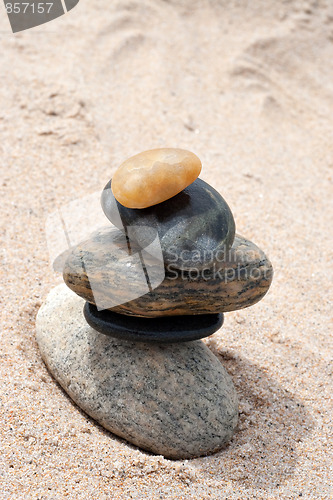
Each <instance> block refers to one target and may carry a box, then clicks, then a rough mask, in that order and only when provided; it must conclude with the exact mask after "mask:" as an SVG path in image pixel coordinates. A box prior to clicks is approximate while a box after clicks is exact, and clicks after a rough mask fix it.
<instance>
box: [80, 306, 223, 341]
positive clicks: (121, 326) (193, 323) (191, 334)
mask: <svg viewBox="0 0 333 500" xmlns="http://www.w3.org/2000/svg"><path fill="white" fill-rule="evenodd" d="M83 312H84V317H85V318H86V321H87V323H88V324H89V325H90V326H91V327H92V328H94V329H95V330H97V331H98V332H100V333H104V335H109V336H110V337H115V338H118V339H123V340H130V341H135V342H159V343H171V342H187V341H190V340H198V339H201V338H204V337H208V336H209V335H212V334H213V333H215V332H216V331H217V330H218V329H219V328H221V326H222V324H223V314H201V315H197V316H166V317H159V318H137V317H132V316H125V315H122V314H118V313H115V312H112V311H109V310H104V311H98V310H97V307H96V306H95V305H93V304H89V302H86V304H85V306H84V308H83Z"/></svg>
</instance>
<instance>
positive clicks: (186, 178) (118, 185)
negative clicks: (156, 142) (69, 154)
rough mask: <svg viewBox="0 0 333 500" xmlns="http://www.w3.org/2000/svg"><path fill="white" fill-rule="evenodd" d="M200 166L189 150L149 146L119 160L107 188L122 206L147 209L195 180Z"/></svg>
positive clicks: (170, 196) (197, 159)
mask: <svg viewBox="0 0 333 500" xmlns="http://www.w3.org/2000/svg"><path fill="white" fill-rule="evenodd" d="M201 168H202V165H201V161H200V160H199V158H198V157H197V156H196V155H195V154H194V153H191V152H190V151H186V150H184V149H173V148H161V149H151V150H149V151H144V152H143V153H139V154H137V155H135V156H132V157H131V158H129V159H128V160H126V161H125V162H124V163H122V165H120V167H119V168H118V170H117V171H116V173H115V174H114V176H113V178H112V184H111V189H112V192H113V194H114V197H115V198H116V200H117V201H118V202H119V203H120V204H121V205H123V206H124V207H127V208H147V207H151V206H153V205H157V204H158V203H162V202H163V201H166V200H168V199H169V198H172V197H173V196H175V195H176V194H178V193H180V192H181V191H182V190H183V189H185V188H186V187H187V186H189V185H190V184H192V182H194V181H195V179H196V178H197V177H198V176H199V174H200V172H201Z"/></svg>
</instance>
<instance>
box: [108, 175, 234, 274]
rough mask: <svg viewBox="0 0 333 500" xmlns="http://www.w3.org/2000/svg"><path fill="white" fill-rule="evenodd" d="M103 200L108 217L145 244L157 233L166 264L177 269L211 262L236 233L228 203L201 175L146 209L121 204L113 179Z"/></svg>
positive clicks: (228, 246) (200, 266)
mask: <svg viewBox="0 0 333 500" xmlns="http://www.w3.org/2000/svg"><path fill="white" fill-rule="evenodd" d="M101 204H102V208H103V210H104V213H105V215H106V216H107V217H108V218H109V220H110V221H111V222H112V223H113V224H114V225H115V226H116V227H118V228H119V229H121V230H123V229H126V231H127V233H128V235H129V236H130V238H131V239H133V240H135V241H137V242H138V243H140V244H141V245H142V247H145V246H147V245H148V244H149V243H150V242H151V241H152V240H153V239H154V238H155V237H156V234H158V237H159V240H160V243H161V247H162V252H163V258H164V262H165V264H166V265H168V264H173V265H174V266H175V267H177V268H178V269H184V270H186V269H191V268H192V267H194V266H195V267H196V268H200V269H202V268H204V267H206V266H207V265H210V264H211V263H212V259H211V255H212V254H214V253H218V254H221V252H227V251H228V249H229V248H230V247H231V245H232V242H233V240H234V237H235V222H234V218H233V215H232V213H231V210H230V208H229V206H228V205H227V203H226V201H225V200H224V199H223V198H222V196H221V195H220V194H219V193H218V192H217V191H216V190H215V189H214V188H213V187H212V186H210V185H209V184H207V182H204V181H203V180H201V179H196V180H195V181H194V182H193V183H192V184H190V185H189V186H188V187H187V188H185V189H184V190H183V191H181V192H180V193H179V194H177V195H176V196H173V197H172V198H170V199H169V200H166V201H164V202H163V203H158V204H157V205H154V206H152V207H148V208H143V209H132V208H126V207H124V206H123V205H121V204H120V203H119V202H118V201H117V200H116V199H115V197H114V195H113V193H112V190H111V181H110V182H109V183H108V184H107V185H106V186H105V188H104V190H103V192H102V197H101ZM207 256H208V259H207Z"/></svg>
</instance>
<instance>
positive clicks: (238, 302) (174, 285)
mask: <svg viewBox="0 0 333 500" xmlns="http://www.w3.org/2000/svg"><path fill="white" fill-rule="evenodd" d="M139 250H140V247H139V246H138V247H136V246H135V245H133V246H132V255H128V254H127V242H126V238H125V236H124V235H122V234H121V233H120V232H119V231H118V230H117V229H115V228H108V227H106V228H104V229H102V230H100V231H98V232H96V233H94V234H93V235H92V237H91V238H90V239H89V240H87V241H85V242H83V243H82V244H80V245H78V246H77V247H75V248H74V249H73V250H72V253H71V254H70V255H69V257H68V258H67V261H66V264H65V268H64V274H63V276H64V281H65V283H66V285H67V286H68V287H69V288H71V289H72V290H73V291H74V292H75V293H77V294H78V295H79V296H80V297H82V298H84V299H85V300H87V301H88V302H90V303H92V304H96V302H97V305H104V306H106V307H104V308H105V309H111V310H112V311H114V312H117V313H120V314H126V315H133V316H141V317H147V318H149V317H150V318H152V317H157V316H174V315H190V314H210V313H220V312H228V311H234V310H237V309H242V308H244V307H249V306H251V305H253V304H255V303H256V302H258V301H259V300H260V299H261V298H262V297H263V296H264V295H265V294H266V292H267V291H268V289H269V287H270V284H271V281H272V278H273V269H272V265H271V263H270V261H269V260H268V258H267V257H266V255H265V254H264V252H263V251H262V250H260V249H259V248H258V247H257V246H256V245H254V244H253V243H252V242H251V241H249V240H247V239H245V238H242V237H241V236H236V237H235V240H234V244H233V246H232V248H231V249H230V250H229V252H228V254H227V256H225V257H223V258H222V259H221V261H220V262H216V263H215V265H214V266H213V267H207V268H204V269H200V270H198V269H197V268H193V269H192V270H189V271H183V270H179V269H176V268H175V267H174V266H171V265H170V266H167V268H166V269H165V271H164V272H165V277H164V278H163V276H162V278H161V280H160V284H158V286H156V287H155V288H154V289H153V290H151V291H149V290H148V286H147V283H145V285H146V291H143V278H142V262H141V260H139V259H137V260H136V261H134V260H133V255H136V254H137V253H138V251H139ZM122 254H123V255H126V258H125V259H121V258H119V255H122ZM225 259H226V260H225ZM144 264H145V266H146V269H148V270H149V273H150V277H151V282H153V279H154V277H155V276H157V275H158V274H159V271H160V267H161V263H160V262H158V261H157V260H156V259H155V258H154V257H153V256H151V255H150V254H149V253H145V258H144ZM129 283H130V290H131V293H132V294H133V297H136V298H134V300H130V301H127V302H125V300H126V299H127V297H128V293H129V292H128V288H129V285H128V284H129ZM147 292H148V293H147ZM96 299H98V300H96ZM113 304H114V306H113ZM102 308H103V307H100V309H102Z"/></svg>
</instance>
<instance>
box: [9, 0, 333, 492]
mask: <svg viewBox="0 0 333 500" xmlns="http://www.w3.org/2000/svg"><path fill="white" fill-rule="evenodd" d="M0 13H1V16H0V37H1V51H0V68H1V92H0V136H1V142H0V161H1V182H0V186H1V241H2V244H1V253H0V264H1V285H2V286H1V290H2V293H1V344H0V356H1V363H0V377H1V381H2V384H1V400H0V405H1V412H0V415H1V417H0V418H1V437H0V462H1V465H0V475H1V480H0V495H1V498H3V499H21V498H22V499H23V498H29V499H30V498H31V499H37V498H39V499H42V498H43V499H58V498H59V499H62V498H73V499H74V498H75V499H76V498H78V499H129V498H133V499H154V500H155V499H159V498H166V499H197V498H199V499H226V498H228V499H252V498H256V499H278V498H283V499H295V498H298V497H303V498H306V499H312V498H314V499H328V498H333V492H332V488H331V479H330V476H329V468H330V464H331V463H332V440H330V437H331V434H332V417H331V416H332V398H331V394H332V291H331V289H332V257H333V256H332V247H333V245H332V243H333V241H332V230H331V224H332V216H333V209H332V194H333V186H332V180H333V173H332V165H333V148H332V144H333V126H332V115H333V113H332V112H333V4H332V2H330V1H329V0H327V1H324V0H318V1H302V2H300V1H293V0H289V1H281V2H276V1H274V0H253V1H252V2H245V1H236V0H229V1H228V2H227V1H226V0H224V1H222V0H221V1H218V0H215V1H214V0H210V1H209V0H206V1H205V0H201V1H199V0H196V1H194V0H179V1H176V0H173V1H163V0H141V1H138V0H132V1H122V2H120V1H119V2H109V1H106V0H99V2H83V1H82V2H80V4H79V5H78V6H77V7H76V8H75V9H73V10H72V11H71V12H70V13H68V14H67V15H65V16H63V17H61V18H59V19H58V20H55V21H53V22H52V23H49V24H47V25H45V26H42V27H39V28H36V29H34V30H30V31H27V32H22V33H19V34H17V35H15V36H14V35H12V34H11V33H10V31H9V25H8V20H7V18H6V15H5V10H4V7H3V4H2V6H0ZM163 146H167V147H180V148H185V149H190V150H192V151H193V152H195V153H196V154H197V155H198V156H199V157H200V158H201V160H202V162H203V172H202V175H201V177H202V178H203V179H204V180H206V181H207V182H209V183H211V184H213V185H214V187H215V188H216V189H217V190H219V191H220V193H221V194H222V195H223V196H224V197H225V199H226V200H227V202H228V203H229V205H230V207H231V209H232V211H233V213H234V215H235V220H236V225H237V231H238V233H240V234H241V235H244V236H245V237H247V238H249V239H251V240H252V241H254V242H255V243H256V244H257V245H259V246H260V247H261V248H262V249H263V250H264V251H265V252H266V253H267V255H268V256H269V257H270V259H271V261H272V263H273V266H274V268H275V279H274V282H273V285H272V287H271V290H270V292H269V294H268V295H267V296H266V297H265V298H264V300H263V301H261V302H260V303H259V304H258V305H256V306H254V307H252V308H250V309H245V310H243V311H239V312H235V313H229V314H227V315H226V318H225V324H224V326H223V328H222V329H221V330H220V331H218V332H217V333H216V334H214V335H213V336H212V337H211V338H209V339H207V340H206V341H205V342H206V343H207V345H208V346H209V347H210V348H211V349H212V351H213V352H214V353H215V354H216V355H217V356H218V357H219V358H220V359H221V361H222V362H223V363H224V366H225V367H226V368H227V370H228V371H229V373H230V374H231V376H232V378H233V381H234V383H235V385H236V387H237V390H238V393H239V396H240V412H241V413H240V423H239V429H238V432H237V433H236V434H235V436H234V438H233V440H232V442H231V443H230V445H229V446H228V447H227V448H226V449H225V450H223V451H221V452H219V453H218V454H216V455H214V456H210V457H205V458H198V459H195V460H190V461H184V462H182V461H178V462H177V461H171V460H166V459H164V458H163V457H156V456H153V455H150V454H148V453H145V452H142V451H141V450H139V449H137V448H135V447H133V446H131V445H129V444H128V443H126V442H125V441H123V440H121V439H118V438H117V437H115V436H113V435H112V434H110V433H108V432H106V431H104V430H103V429H102V428H101V427H99V426H98V425H96V424H95V423H94V422H93V421H92V420H91V419H89V418H88V417H87V416H86V415H84V414H83V413H82V412H81V411H80V410H79V409H78V408H77V407H76V406H74V405H73V404H72V402H71V401H70V399H69V398H68V397H67V396H66V394H65V393H64V392H63V391H62V389H61V388H60V387H59V386H58V385H57V383H56V382H55V381H54V380H53V379H52V377H51V376H50V375H49V373H48V372H47V370H46V368H45V366H44V364H43V362H42V360H41V357H40V354H39V351H38V348H37V344H36V340H35V325H34V323H35V317H36V313H37V310H38V308H39V307H40V305H41V303H42V301H43V299H44V298H45V297H46V295H47V293H48V291H49V290H50V289H51V288H52V287H53V286H55V285H56V284H57V283H59V282H61V276H59V274H56V273H54V272H53V270H52V268H51V265H50V262H49V253H48V248H47V242H46V236H45V221H46V219H47V216H48V214H49V213H50V212H52V211H53V210H54V209H55V207H63V206H65V205H66V204H67V203H69V202H71V201H72V200H76V199H78V198H81V197H83V196H85V195H89V194H91V193H96V192H99V191H101V190H102V188H103V187H104V185H105V184H106V182H107V181H108V180H109V178H110V177H111V176H112V174H113V172H114V171H115V168H117V166H118V165H119V164H120V163H121V162H122V161H124V159H126V158H127V157H129V156H131V155H133V154H135V153H138V152H140V151H142V150H145V149H150V148H154V147H163Z"/></svg>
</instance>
